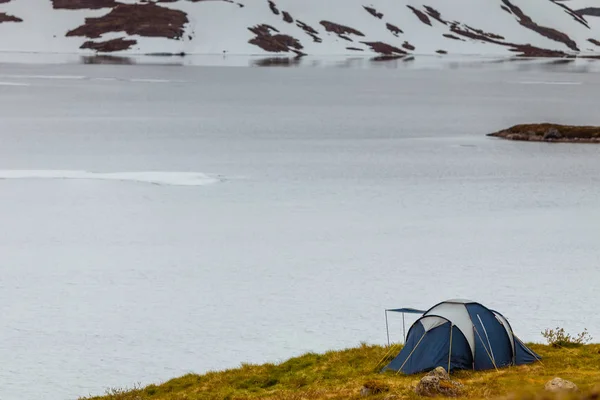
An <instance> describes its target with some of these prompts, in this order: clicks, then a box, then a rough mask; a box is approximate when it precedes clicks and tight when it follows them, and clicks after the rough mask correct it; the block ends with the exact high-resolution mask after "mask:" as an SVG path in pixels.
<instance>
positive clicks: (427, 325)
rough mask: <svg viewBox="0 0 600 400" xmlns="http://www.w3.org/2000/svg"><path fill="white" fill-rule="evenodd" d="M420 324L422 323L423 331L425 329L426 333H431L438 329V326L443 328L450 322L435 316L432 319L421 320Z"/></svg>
mask: <svg viewBox="0 0 600 400" xmlns="http://www.w3.org/2000/svg"><path fill="white" fill-rule="evenodd" d="M419 322H420V323H421V325H423V329H425V332H429V331H430V330H432V329H434V328H437V327H438V326H442V325H444V324H447V323H448V321H447V320H445V319H444V318H440V317H436V316H433V315H432V316H430V317H424V318H421V319H420V320H419Z"/></svg>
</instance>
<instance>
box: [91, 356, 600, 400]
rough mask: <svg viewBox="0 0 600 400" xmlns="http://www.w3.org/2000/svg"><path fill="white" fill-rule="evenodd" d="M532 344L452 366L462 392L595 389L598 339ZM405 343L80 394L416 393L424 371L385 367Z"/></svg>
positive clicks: (599, 375) (211, 398) (176, 398)
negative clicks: (525, 356) (506, 363)
mask: <svg viewBox="0 0 600 400" xmlns="http://www.w3.org/2000/svg"><path fill="white" fill-rule="evenodd" d="M530 346H531V348H532V349H533V350H534V351H535V352H537V353H538V354H540V355H541V356H542V357H543V361H542V362H541V363H540V362H538V363H535V364H531V365H525V366H518V367H510V368H503V369H500V370H498V371H495V370H492V371H484V372H473V371H459V372H457V373H454V374H453V375H452V377H453V379H455V380H458V381H459V382H461V383H463V384H464V385H465V390H464V393H463V395H462V397H463V398H469V399H484V398H485V399H487V398H499V397H504V396H510V395H515V396H516V397H515V398H529V397H534V396H536V395H537V394H538V393H541V392H542V390H543V387H544V384H545V383H546V382H547V381H549V380H551V379H552V378H554V377H557V376H558V377H561V378H563V379H567V380H570V381H573V382H575V383H576V384H577V385H578V386H579V387H580V389H581V390H582V392H583V393H589V392H590V391H593V390H595V389H594V388H595V385H597V384H600V345H597V344H594V345H585V346H580V347H577V348H569V349H566V348H555V347H550V346H545V345H533V344H532V345H530ZM399 349H400V347H399V346H396V347H395V348H394V349H393V351H392V352H391V353H390V352H389V351H388V350H389V349H388V348H386V347H382V346H369V345H361V346H360V347H357V348H352V349H347V350H342V351H330V352H327V353H324V354H314V353H309V354H305V355H303V356H300V357H296V358H292V359H290V360H288V361H285V362H283V363H280V364H263V365H249V364H242V366H241V367H240V368H236V369H230V370H225V371H221V372H210V373H207V374H204V375H194V374H190V375H186V376H183V377H180V378H176V379H173V380H170V381H168V382H165V383H163V384H160V385H150V386H148V387H145V388H133V389H132V390H111V391H110V392H109V393H107V395H106V396H101V397H88V398H82V399H81V400H84V399H85V400H92V399H93V400H147V399H148V400H149V399H152V400H184V399H185V400H204V399H206V400H217V399H218V400H225V399H231V400H245V399H273V400H300V399H359V398H361V397H360V389H361V387H362V386H363V385H369V386H372V387H378V388H381V390H382V392H381V393H380V394H377V395H374V396H370V397H369V398H372V399H384V398H386V397H387V396H391V395H395V396H397V397H394V398H398V399H400V398H403V399H416V398H418V396H416V395H415V394H414V391H413V389H414V386H415V385H416V383H417V382H418V381H419V379H420V378H421V377H422V375H413V376H405V375H402V374H396V373H393V372H387V373H384V374H381V373H379V370H380V368H381V367H382V366H383V365H385V363H386V362H387V361H389V360H391V359H392V358H393V357H394V356H395V355H396V354H397V353H398V351H399ZM379 361H381V362H380V363H379V364H378V362H379ZM590 398H594V397H593V396H592V397H590ZM596 398H597V397H596Z"/></svg>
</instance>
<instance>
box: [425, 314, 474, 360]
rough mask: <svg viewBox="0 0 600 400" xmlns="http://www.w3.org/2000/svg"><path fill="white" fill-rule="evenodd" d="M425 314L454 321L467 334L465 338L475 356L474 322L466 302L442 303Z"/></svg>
mask: <svg viewBox="0 0 600 400" xmlns="http://www.w3.org/2000/svg"><path fill="white" fill-rule="evenodd" d="M425 315H426V316H427V315H439V316H440V317H444V318H446V319H447V320H448V321H450V322H452V323H453V324H454V325H455V326H456V327H457V328H458V329H460V331H461V332H462V333H463V335H465V338H466V339H467V342H468V343H469V346H470V347H471V354H472V355H473V357H475V333H473V322H472V321H471V317H470V316H469V313H468V311H467V308H466V307H465V305H464V304H459V303H441V304H439V305H437V306H435V307H433V308H432V309H431V310H429V311H427V312H426V313H425Z"/></svg>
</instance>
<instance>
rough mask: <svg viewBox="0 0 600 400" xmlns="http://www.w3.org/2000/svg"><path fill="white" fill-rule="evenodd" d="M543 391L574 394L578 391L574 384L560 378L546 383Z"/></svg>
mask: <svg viewBox="0 0 600 400" xmlns="http://www.w3.org/2000/svg"><path fill="white" fill-rule="evenodd" d="M544 389H545V390H546V391H548V392H576V391H578V390H579V388H578V387H577V385H576V384H574V383H573V382H571V381H567V380H564V379H562V378H554V379H552V380H551V381H548V382H546V385H545V386H544Z"/></svg>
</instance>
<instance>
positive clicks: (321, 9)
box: [0, 0, 600, 56]
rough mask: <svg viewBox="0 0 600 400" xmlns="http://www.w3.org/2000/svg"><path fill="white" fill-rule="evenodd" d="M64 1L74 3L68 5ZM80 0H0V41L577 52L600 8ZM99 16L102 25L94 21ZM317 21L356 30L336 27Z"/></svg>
mask: <svg viewBox="0 0 600 400" xmlns="http://www.w3.org/2000/svg"><path fill="white" fill-rule="evenodd" d="M63 3H70V4H72V5H71V6H70V8H74V9H66V8H65V7H66V6H65V5H64V4H63ZM79 3H80V2H77V1H71V2H65V1H64V0H62V1H61V0H27V1H19V0H9V2H8V3H4V4H0V16H2V15H3V14H4V15H6V16H10V17H12V18H17V19H18V20H20V22H17V21H14V20H7V21H5V22H0V51H4V52H18V53H22V52H43V53H77V52H81V53H94V52H95V50H92V49H90V48H86V47H85V46H84V48H82V45H83V44H84V43H86V42H88V41H91V42H93V43H103V42H106V41H111V40H121V39H122V40H130V41H133V42H134V43H132V44H130V45H128V46H125V48H123V49H112V50H102V51H116V52H118V53H124V54H147V53H186V54H222V53H223V52H226V53H228V54H244V55H248V54H268V53H273V52H278V51H281V52H287V53H290V54H292V51H293V50H297V51H299V52H302V53H305V54H311V55H325V54H326V55H332V54H353V55H358V56H360V55H363V54H373V53H380V52H381V50H377V49H373V48H372V46H371V45H369V44H368V43H373V42H380V43H385V44H387V45H389V46H392V47H394V49H392V50H389V49H388V51H391V52H392V53H394V54H396V53H398V52H400V51H404V52H408V53H411V54H436V53H438V52H440V51H441V52H446V53H448V54H479V55H483V54H487V55H489V54H492V55H494V54H503V55H506V54H515V53H514V52H513V50H514V49H515V46H514V45H521V46H523V45H531V46H535V47H536V48H540V49H544V50H546V51H549V50H551V51H560V52H563V53H565V54H579V55H582V54H592V55H593V54H598V52H599V50H600V17H597V16H594V15H590V14H589V13H588V14H581V15H579V14H577V12H578V11H579V10H583V9H586V8H589V7H597V6H598V4H597V2H595V1H593V0H574V1H562V2H561V1H557V0H556V1H554V0H486V1H481V0H452V1H448V0H428V1H424V0H395V1H390V0H327V1H323V0H302V1H298V0H271V1H269V0H236V1H235V2H228V1H221V0H212V1H199V2H192V1H189V0H178V1H175V2H172V3H159V4H158V5H156V4H147V3H148V2H143V1H141V0H127V1H120V2H118V3H121V5H116V6H114V7H107V6H104V7H103V8H102V7H101V4H104V5H106V4H108V2H106V1H97V3H98V5H99V7H100V8H95V9H86V8H82V7H83V6H81V5H78V4H79ZM93 3H94V1H93V0H90V1H89V2H86V4H93ZM130 6H135V7H139V9H140V10H141V9H142V8H144V7H145V8H144V10H147V11H145V12H147V13H148V14H147V15H148V17H147V18H148V20H149V21H150V22H149V24H150V25H151V26H152V29H154V31H153V32H148V30H147V29H146V31H144V30H141V31H140V30H136V28H140V27H139V26H137V25H136V24H135V23H134V19H133V17H129V16H132V15H134V13H133V12H132V11H131V9H127V11H126V12H121V11H122V10H126V7H130ZM149 9H152V10H154V11H152V10H150V11H148V10H149ZM119 10H121V11H119ZM157 10H158V11H157ZM169 10H174V11H173V12H171V13H170V14H169V15H170V16H172V20H173V21H169V22H168V23H166V22H164V21H165V20H163V21H162V22H161V21H159V20H156V21H155V20H151V18H152V15H163V16H164V15H166V14H165V13H166V12H167V11H169ZM284 12H285V13H286V14H284ZM438 13H439V15H438ZM144 15H146V14H144ZM286 15H287V17H286ZM98 18H101V19H103V21H104V25H105V27H103V28H98V25H99V24H98V25H96V26H95V24H96V22H95V21H94V19H98ZM165 18H167V20H168V18H171V17H165ZM86 19H89V20H88V21H87V22H86ZM528 19H530V20H531V23H528V22H526V20H528ZM2 20H3V19H2V18H0V21H2ZM524 21H525V22H524ZM323 22H332V23H334V24H337V25H338V26H343V27H348V28H352V29H353V30H354V31H353V32H350V33H345V34H343V35H338V34H337V33H336V32H335V31H334V30H332V29H328V28H327V25H326V24H324V23H323ZM522 22H523V23H522ZM94 26H95V27H94ZM106 26H108V28H106ZM259 26H263V27H266V28H267V33H266V34H265V35H266V37H267V39H272V38H273V36H277V35H287V36H289V37H291V38H292V39H294V40H296V41H297V42H298V43H299V45H300V47H298V48H296V49H293V48H291V47H289V46H288V45H284V46H283V49H273V48H265V47H264V46H259V45H256V44H255V43H254V44H253V43H251V41H252V39H254V38H256V34H255V33H253V32H251V31H250V29H252V28H256V27H259ZM81 27H83V28H86V27H87V28H88V29H87V30H86V29H83V30H84V31H86V32H87V33H86V32H83V31H78V28H81ZM92 28H94V29H95V30H94V29H92ZM98 29H100V30H99V31H97V30H98ZM490 39H493V41H490ZM499 42H501V43H499ZM569 43H571V44H569ZM508 44H511V45H508ZM511 49H512V50H511ZM514 51H516V52H517V53H522V52H523V51H522V50H518V49H517V50H514Z"/></svg>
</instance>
